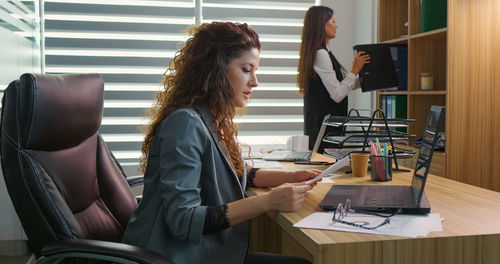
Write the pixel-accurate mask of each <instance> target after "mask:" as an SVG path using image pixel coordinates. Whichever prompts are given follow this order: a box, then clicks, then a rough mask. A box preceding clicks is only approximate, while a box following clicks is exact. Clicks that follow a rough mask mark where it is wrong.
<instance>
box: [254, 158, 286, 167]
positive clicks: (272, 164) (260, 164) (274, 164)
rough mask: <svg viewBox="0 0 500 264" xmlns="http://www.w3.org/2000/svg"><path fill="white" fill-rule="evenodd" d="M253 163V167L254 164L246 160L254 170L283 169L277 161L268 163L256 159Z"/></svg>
mask: <svg viewBox="0 0 500 264" xmlns="http://www.w3.org/2000/svg"><path fill="white" fill-rule="evenodd" d="M252 161H253V166H252V162H251V161H249V160H246V161H245V162H246V163H247V164H248V165H250V166H252V167H253V168H259V169H272V168H274V169H281V168H283V166H282V165H281V164H280V163H279V162H277V161H267V160H261V159H254V160H252Z"/></svg>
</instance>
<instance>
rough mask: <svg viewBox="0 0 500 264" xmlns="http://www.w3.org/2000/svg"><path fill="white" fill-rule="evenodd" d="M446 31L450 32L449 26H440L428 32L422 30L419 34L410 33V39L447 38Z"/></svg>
mask: <svg viewBox="0 0 500 264" xmlns="http://www.w3.org/2000/svg"><path fill="white" fill-rule="evenodd" d="M446 32H448V28H440V29H436V30H431V31H427V32H422V33H418V34H413V35H410V36H409V37H408V38H409V39H417V38H429V39H434V38H436V39H437V38H445V37H446Z"/></svg>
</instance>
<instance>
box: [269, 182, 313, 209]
mask: <svg viewBox="0 0 500 264" xmlns="http://www.w3.org/2000/svg"><path fill="white" fill-rule="evenodd" d="M308 190H309V185H308V184H306V183H305V182H296V183H285V184H282V185H280V186H278V187H276V188H274V189H272V190H271V191H269V192H268V193H267V195H268V196H267V197H268V201H267V202H268V205H269V209H270V210H276V211H283V212H292V211H297V210H298V209H299V208H300V207H301V206H302V202H304V197H305V195H306V193H307V191H308Z"/></svg>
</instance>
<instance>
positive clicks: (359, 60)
mask: <svg viewBox="0 0 500 264" xmlns="http://www.w3.org/2000/svg"><path fill="white" fill-rule="evenodd" d="M363 54H365V52H364V51H360V52H358V54H356V56H355V57H354V61H353V62H352V69H351V72H352V73H353V74H354V75H356V74H358V73H359V71H361V69H362V68H363V66H365V64H367V63H370V55H367V54H366V55H363Z"/></svg>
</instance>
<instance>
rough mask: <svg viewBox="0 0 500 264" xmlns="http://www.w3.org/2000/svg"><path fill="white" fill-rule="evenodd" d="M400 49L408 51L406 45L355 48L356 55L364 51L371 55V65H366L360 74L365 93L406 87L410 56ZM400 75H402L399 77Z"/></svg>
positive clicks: (360, 46) (376, 45) (359, 46)
mask: <svg viewBox="0 0 500 264" xmlns="http://www.w3.org/2000/svg"><path fill="white" fill-rule="evenodd" d="M399 49H406V45H398V44H366V45H355V46H354V47H353V50H354V54H357V53H358V52H359V51H364V52H365V53H366V54H368V55H370V63H368V64H365V66H364V67H363V69H361V71H360V72H359V81H360V83H361V90H362V91H363V92H368V91H374V90H380V89H399V88H401V87H403V86H404V87H406V84H404V83H405V82H406V78H407V77H406V75H407V70H406V69H407V56H408V55H407V52H406V53H404V52H400V51H399ZM405 56H406V57H405ZM399 68H400V69H399ZM397 69H398V70H397ZM398 73H400V74H399V75H400V76H399V77H398ZM400 79H401V82H400Z"/></svg>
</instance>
